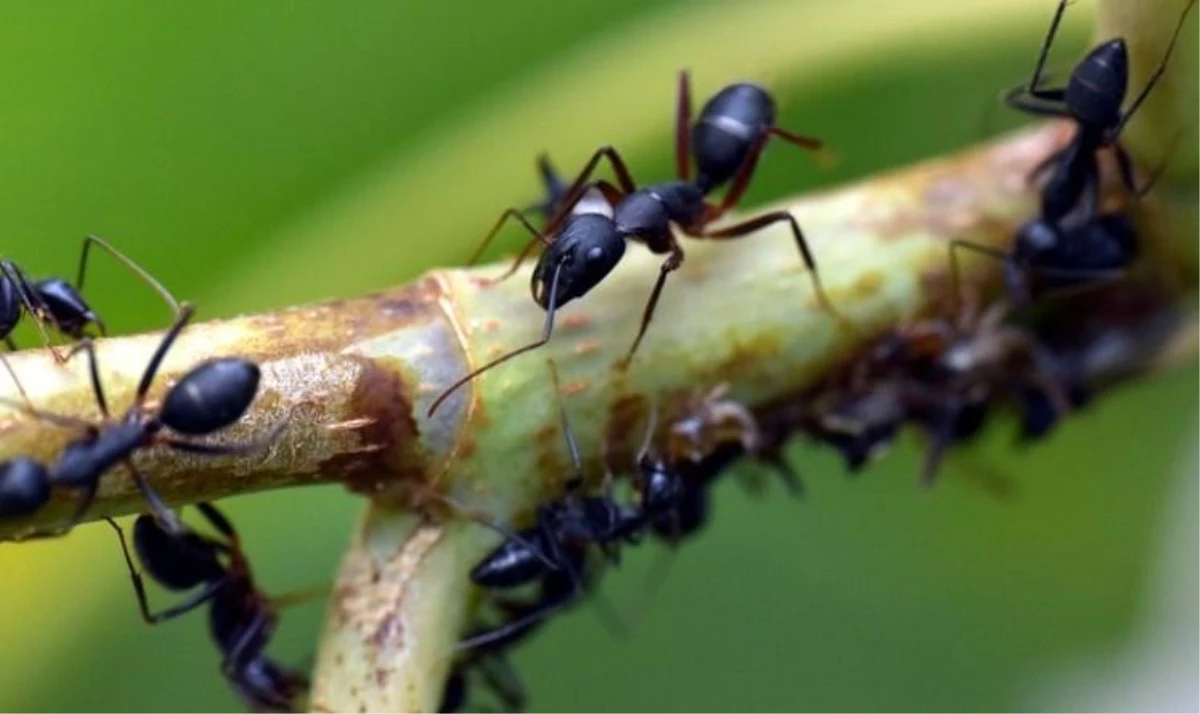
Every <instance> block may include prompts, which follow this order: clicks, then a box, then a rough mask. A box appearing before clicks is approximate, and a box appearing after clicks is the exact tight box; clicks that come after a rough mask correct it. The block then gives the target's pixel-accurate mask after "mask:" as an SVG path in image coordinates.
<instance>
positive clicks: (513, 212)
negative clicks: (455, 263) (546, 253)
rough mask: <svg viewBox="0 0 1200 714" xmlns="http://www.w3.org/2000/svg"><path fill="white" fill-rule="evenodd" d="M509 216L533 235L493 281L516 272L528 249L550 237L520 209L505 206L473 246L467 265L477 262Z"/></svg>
mask: <svg viewBox="0 0 1200 714" xmlns="http://www.w3.org/2000/svg"><path fill="white" fill-rule="evenodd" d="M509 218H515V219H517V221H519V222H520V223H521V225H523V226H525V228H526V229H527V230H528V231H529V233H530V235H532V236H533V240H531V241H530V242H529V243H528V244H527V245H526V246H525V248H524V249H522V250H521V254H520V256H518V258H517V262H516V263H514V264H513V266H512V267H511V268H509V269H508V272H506V273H505V274H504V275H503V277H500V278H497V279H496V280H495V281H494V282H500V281H501V280H504V278H507V277H508V276H510V275H512V274H513V273H515V272H517V268H519V267H520V266H521V261H523V260H525V256H527V255H529V251H530V250H531V249H532V248H533V246H534V245H536V244H537V243H538V242H541V243H542V244H543V245H550V239H549V238H548V237H547V236H546V234H544V233H542V232H541V231H539V230H538V229H536V228H534V227H533V224H532V223H530V222H529V219H528V218H526V217H525V216H524V214H522V213H521V211H519V210H517V209H515V208H506V209H505V210H504V213H501V214H500V220H498V221H496V224H495V225H494V226H492V230H490V231H488V234H487V236H485V237H484V239H483V242H482V243H480V244H479V246H478V247H477V248H475V252H474V253H472V254H471V257H470V258H468V259H467V265H475V263H477V262H479V258H480V256H482V255H483V251H485V250H487V247H488V244H489V243H491V242H492V239H493V238H495V237H496V234H497V233H499V232H500V229H501V228H503V227H504V222H505V221H507V220H508V219H509Z"/></svg>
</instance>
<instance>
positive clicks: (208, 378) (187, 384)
mask: <svg viewBox="0 0 1200 714" xmlns="http://www.w3.org/2000/svg"><path fill="white" fill-rule="evenodd" d="M259 376H260V371H259V368H258V365H257V364H255V363H253V362H251V361H250V360H246V359H241V358H238V357H222V358H219V359H212V360H208V361H206V362H203V363H201V364H200V365H199V366H197V367H195V368H193V369H192V370H191V371H190V372H188V373H187V374H185V375H183V377H182V378H181V379H180V380H179V381H178V382H177V383H176V384H175V385H174V386H173V387H171V391H169V392H167V396H166V398H165V399H163V403H162V409H161V410H160V412H159V419H160V420H161V421H162V423H163V424H165V425H166V426H168V427H169V428H171V429H173V430H175V431H177V432H179V433H180V434H187V435H189V436H203V435H204V434H211V433H212V432H214V431H217V430H218V429H223V428H225V427H227V426H229V425H230V424H233V423H234V422H235V421H237V420H238V419H241V418H242V415H243V414H245V413H246V410H247V409H248V408H250V402H252V401H254V395H255V394H256V393H257V392H258V380H259Z"/></svg>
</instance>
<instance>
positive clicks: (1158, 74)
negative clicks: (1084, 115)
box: [1111, 0, 1196, 137]
mask: <svg viewBox="0 0 1200 714" xmlns="http://www.w3.org/2000/svg"><path fill="white" fill-rule="evenodd" d="M1195 4H1196V0H1188V3H1187V5H1185V6H1184V7H1183V12H1182V13H1180V15H1179V22H1178V24H1176V25H1175V32H1174V33H1172V34H1171V41H1170V42H1169V43H1168V44H1167V51H1166V53H1164V54H1163V58H1162V61H1160V62H1159V63H1158V67H1157V68H1156V69H1155V70H1154V74H1152V75H1150V79H1148V80H1146V86H1145V87H1142V91H1141V93H1139V94H1138V95H1137V98H1136V99H1134V100H1133V104H1130V105H1129V108H1128V109H1126V110H1125V114H1124V115H1122V116H1121V123H1120V124H1117V127H1116V128H1115V129H1114V130H1113V132H1112V134H1111V136H1114V137H1115V136H1119V135H1120V134H1121V130H1122V129H1124V128H1125V124H1127V123H1128V122H1129V120H1130V119H1131V118H1132V117H1133V115H1134V114H1135V113H1136V112H1137V110H1138V108H1139V107H1141V105H1142V102H1144V101H1146V97H1148V96H1149V95H1150V90H1152V89H1154V85H1156V84H1158V80H1159V79H1162V76H1163V73H1164V72H1166V71H1167V61H1168V60H1170V59H1171V53H1172V52H1173V51H1174V50H1175V42H1176V41H1178V40H1179V33H1180V32H1181V31H1182V30H1183V21H1184V20H1186V19H1187V15H1188V13H1189V12H1191V10H1192V6H1193V5H1195Z"/></svg>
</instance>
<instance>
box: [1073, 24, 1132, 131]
mask: <svg viewBox="0 0 1200 714" xmlns="http://www.w3.org/2000/svg"><path fill="white" fill-rule="evenodd" d="M1128 84H1129V51H1128V50H1127V49H1126V48H1125V40H1123V39H1121V38H1117V39H1115V40H1109V41H1108V42H1105V43H1104V44H1102V45H1100V46H1098V47H1096V48H1095V49H1093V50H1092V51H1091V52H1089V53H1088V55H1087V57H1084V58H1083V61H1082V62H1080V63H1079V64H1078V65H1077V66H1076V67H1075V71H1073V72H1071V79H1070V81H1068V82H1067V96H1066V102H1067V109H1068V111H1070V112H1071V116H1072V117H1074V118H1075V119H1076V120H1078V121H1079V122H1080V123H1081V124H1084V125H1085V126H1089V127H1094V128H1097V129H1112V128H1115V127H1116V126H1117V125H1118V124H1119V123H1120V121H1121V104H1122V103H1123V102H1124V101H1125V90H1126V88H1127V86H1128Z"/></svg>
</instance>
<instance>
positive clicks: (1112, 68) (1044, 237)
mask: <svg viewBox="0 0 1200 714" xmlns="http://www.w3.org/2000/svg"><path fill="white" fill-rule="evenodd" d="M1068 2H1069V0H1060V2H1059V4H1058V7H1057V9H1056V10H1055V13H1054V19H1053V20H1052V21H1051V23H1050V30H1049V32H1048V33H1047V35H1046V39H1045V41H1044V42H1043V44H1042V49H1041V53H1040V54H1039V56H1038V61H1037V65H1036V66H1035V67H1034V71H1033V76H1032V77H1031V78H1030V80H1029V83H1028V84H1027V85H1024V86H1021V87H1017V88H1015V89H1013V90H1011V91H1010V92H1009V93H1008V95H1007V96H1006V98H1005V101H1006V102H1007V104H1008V105H1009V106H1011V107H1013V108H1016V109H1019V110H1021V111H1024V112H1027V113H1030V114H1035V115H1038V116H1056V117H1062V118H1065V119H1070V120H1071V121H1073V122H1074V123H1075V133H1074V135H1073V137H1072V138H1071V141H1070V142H1069V143H1068V144H1067V145H1066V146H1065V147H1063V148H1062V149H1061V150H1060V151H1058V152H1056V153H1054V154H1051V155H1050V156H1049V157H1047V158H1046V159H1045V160H1044V161H1042V163H1040V164H1039V165H1038V166H1037V168H1036V169H1035V170H1034V175H1035V176H1043V175H1044V176H1045V177H1046V178H1045V181H1044V184H1043V186H1042V189H1041V210H1040V212H1039V214H1038V216H1037V217H1036V218H1035V219H1033V220H1032V221H1030V222H1029V223H1027V224H1026V225H1024V226H1022V227H1021V229H1020V230H1019V231H1018V233H1017V236H1016V243H1015V247H1014V249H1013V251H1012V253H1011V254H1005V253H999V252H998V251H994V250H991V249H988V248H986V247H983V246H976V245H974V244H972V243H968V242H965V241H959V242H958V246H959V247H964V248H971V249H974V250H976V251H978V252H981V253H985V254H987V255H991V256H993V257H997V258H1000V259H1003V260H1004V261H1005V262H1006V264H1007V269H1006V273H1007V282H1008V286H1009V290H1010V294H1011V297H1012V299H1013V300H1014V302H1016V303H1018V304H1023V303H1025V302H1027V300H1028V299H1029V295H1028V294H1027V292H1026V290H1027V285H1026V283H1027V281H1028V278H1027V275H1046V276H1051V277H1054V276H1057V277H1063V278H1069V279H1070V282H1078V281H1081V280H1088V279H1093V280H1094V279H1096V278H1104V277H1108V276H1110V275H1112V274H1113V273H1114V272H1115V271H1120V270H1121V269H1123V268H1125V267H1127V266H1128V265H1129V263H1130V262H1131V261H1132V260H1133V257H1134V255H1135V254H1136V251H1135V250H1134V248H1133V246H1131V245H1130V244H1129V243H1128V242H1127V241H1131V240H1132V238H1133V231H1132V229H1131V228H1126V227H1125V226H1115V225H1113V224H1112V223H1110V222H1108V221H1107V219H1104V218H1098V217H1097V213H1098V211H1099V210H1100V169H1099V163H1098V161H1097V153H1098V152H1099V151H1100V150H1102V149H1106V148H1111V149H1112V150H1113V153H1114V155H1115V156H1116V159H1117V167H1118V169H1119V172H1120V175H1121V180H1122V182H1123V183H1124V184H1125V186H1126V188H1127V189H1128V191H1129V192H1130V194H1132V195H1134V196H1140V195H1142V194H1144V193H1145V192H1146V191H1148V190H1149V187H1150V185H1151V184H1152V183H1153V180H1150V181H1149V182H1147V184H1146V185H1144V186H1142V187H1137V186H1135V184H1134V177H1133V166H1132V162H1131V160H1130V158H1129V155H1128V154H1127V153H1126V152H1125V149H1124V148H1123V147H1122V146H1121V143H1120V141H1119V137H1120V134H1121V131H1122V130H1123V129H1124V127H1125V125H1126V124H1127V123H1128V122H1129V120H1130V119H1131V118H1132V117H1133V116H1134V114H1136V113H1137V110H1138V108H1139V107H1141V105H1142V102H1143V101H1145V99H1146V97H1147V96H1149V94H1150V91H1151V90H1152V89H1153V88H1154V86H1155V85H1156V84H1157V83H1158V81H1159V78H1160V77H1161V76H1162V74H1163V72H1164V71H1165V70H1166V66H1167V61H1168V60H1169V59H1170V56H1171V53H1172V51H1173V50H1174V47H1175V42H1176V40H1177V39H1178V37H1179V32H1180V30H1181V29H1182V28H1183V22H1184V19H1185V18H1186V17H1187V14H1188V12H1190V11H1191V9H1192V6H1193V5H1194V4H1195V0H1188V2H1187V3H1186V5H1185V6H1184V9H1183V12H1182V14H1181V15H1180V17H1179V23H1178V25H1177V26H1176V28H1175V33H1174V35H1172V37H1171V41H1170V43H1169V44H1168V45H1167V49H1166V51H1165V52H1164V54H1163V57H1162V60H1161V61H1160V62H1159V65H1158V67H1157V68H1156V69H1155V70H1154V72H1153V73H1152V74H1151V75H1150V78H1149V80H1147V82H1146V85H1145V87H1143V88H1142V91H1141V92H1140V93H1139V94H1138V95H1137V96H1136V97H1135V98H1134V99H1133V101H1132V102H1130V104H1129V107H1128V108H1127V109H1125V110H1124V111H1122V109H1121V107H1122V105H1123V104H1124V103H1125V95H1126V92H1127V90H1128V84H1129V53H1128V50H1127V49H1126V46H1125V40H1124V39H1122V38H1116V39H1113V40H1109V41H1108V42H1105V43H1103V44H1101V45H1099V46H1098V47H1096V48H1094V49H1093V50H1092V51H1091V52H1089V53H1088V54H1087V56H1086V57H1084V59H1083V60H1082V61H1081V62H1080V63H1079V64H1078V65H1076V67H1075V68H1074V70H1073V71H1072V72H1071V76H1070V79H1069V80H1068V81H1067V86H1066V87H1044V86H1042V73H1043V70H1044V68H1045V63H1046V57H1047V55H1048V54H1049V51H1050V46H1051V44H1052V43H1053V42H1054V36H1055V34H1056V33H1057V31H1058V25H1059V23H1060V21H1061V20H1062V15H1063V12H1064V11H1065V10H1066V6H1067V4H1068Z"/></svg>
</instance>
